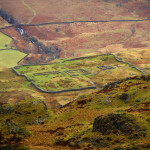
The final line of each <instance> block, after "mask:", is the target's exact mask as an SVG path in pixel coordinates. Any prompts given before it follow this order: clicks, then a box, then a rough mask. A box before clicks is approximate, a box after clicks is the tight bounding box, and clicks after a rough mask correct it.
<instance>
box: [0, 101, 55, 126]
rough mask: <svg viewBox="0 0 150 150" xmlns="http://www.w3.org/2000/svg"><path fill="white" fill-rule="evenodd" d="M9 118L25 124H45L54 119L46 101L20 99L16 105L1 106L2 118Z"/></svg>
mask: <svg viewBox="0 0 150 150" xmlns="http://www.w3.org/2000/svg"><path fill="white" fill-rule="evenodd" d="M7 119H11V120H14V121H15V122H19V123H23V124H43V123H44V122H47V121H49V120H50V119H52V114H51V112H50V111H49V109H48V108H47V106H46V104H45V102H44V101H40V100H34V101H28V100H25V101H23V100H22V101H20V102H18V103H16V104H15V105H9V104H4V105H2V106H0V120H1V121H4V120H7Z"/></svg>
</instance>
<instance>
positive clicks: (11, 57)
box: [0, 50, 26, 68]
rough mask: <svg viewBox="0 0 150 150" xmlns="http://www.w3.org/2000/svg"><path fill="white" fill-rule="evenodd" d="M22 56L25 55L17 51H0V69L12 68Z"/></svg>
mask: <svg viewBox="0 0 150 150" xmlns="http://www.w3.org/2000/svg"><path fill="white" fill-rule="evenodd" d="M24 56H26V54H25V53H22V52H19V51H17V50H0V68H1V67H4V68H5V67H6V68H8V67H14V66H16V65H17V62H18V61H19V60H20V59H22V58H23V57H24Z"/></svg>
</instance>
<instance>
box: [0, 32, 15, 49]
mask: <svg viewBox="0 0 150 150" xmlns="http://www.w3.org/2000/svg"><path fill="white" fill-rule="evenodd" d="M11 41H12V39H11V38H9V37H8V36H6V35H4V34H3V33H1V32H0V49H7V48H10V47H11V46H10V43H11Z"/></svg>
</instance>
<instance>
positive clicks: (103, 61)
mask: <svg viewBox="0 0 150 150" xmlns="http://www.w3.org/2000/svg"><path fill="white" fill-rule="evenodd" d="M15 70H16V71H17V72H18V73H20V74H24V75H26V76H28V78H30V79H31V80H32V81H33V82H34V83H35V84H36V85H37V86H39V87H40V88H41V89H43V90H45V91H59V90H65V89H76V88H83V87H89V86H96V87H97V88H100V87H101V86H102V85H104V84H106V83H108V82H112V81H115V80H118V79H120V78H125V77H128V76H135V75H140V74H141V73H140V72H139V71H137V70H136V69H134V68H132V67H130V66H129V65H127V64H125V63H120V62H118V61H116V59H115V58H114V56H113V55H100V56H93V57H88V58H79V59H78V60H68V61H62V62H60V63H52V64H48V65H36V66H18V67H15Z"/></svg>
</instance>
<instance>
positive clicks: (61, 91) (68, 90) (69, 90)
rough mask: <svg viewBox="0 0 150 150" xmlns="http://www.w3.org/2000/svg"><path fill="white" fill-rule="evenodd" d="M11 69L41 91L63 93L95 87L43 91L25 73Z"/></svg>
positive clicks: (93, 87)
mask: <svg viewBox="0 0 150 150" xmlns="http://www.w3.org/2000/svg"><path fill="white" fill-rule="evenodd" d="M12 70H13V71H14V72H15V73H16V74H17V75H18V76H22V77H25V78H26V80H27V81H29V82H30V83H31V85H33V86H34V87H35V88H36V89H38V90H39V91H40V92H43V93H63V92H73V91H81V90H86V89H96V87H95V86H89V87H84V88H77V89H67V90H60V91H45V90H43V89H41V88H40V87H38V86H37V85H36V84H35V83H34V82H33V81H31V80H30V79H29V78H28V77H27V76H26V75H23V74H19V73H18V72H17V71H16V70H15V69H14V68H13V67H12Z"/></svg>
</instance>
